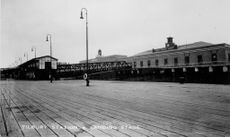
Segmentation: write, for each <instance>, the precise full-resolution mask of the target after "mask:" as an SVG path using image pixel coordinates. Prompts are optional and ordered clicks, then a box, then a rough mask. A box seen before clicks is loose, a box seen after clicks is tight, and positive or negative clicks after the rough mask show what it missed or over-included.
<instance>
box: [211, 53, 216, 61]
mask: <svg viewBox="0 0 230 137" xmlns="http://www.w3.org/2000/svg"><path fill="white" fill-rule="evenodd" d="M216 61H217V54H216V53H213V54H212V62H216Z"/></svg>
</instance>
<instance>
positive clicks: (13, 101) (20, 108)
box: [9, 96, 41, 136]
mask: <svg viewBox="0 0 230 137" xmlns="http://www.w3.org/2000/svg"><path fill="white" fill-rule="evenodd" d="M9 99H10V100H11V101H12V103H13V104H14V105H15V106H18V105H16V103H15V102H14V101H13V99H12V98H11V97H10V96H9ZM19 106H20V105H19ZM18 109H19V111H20V112H21V114H23V116H24V117H25V118H26V120H27V121H28V122H29V123H30V125H31V126H33V123H32V122H31V120H30V119H29V118H28V117H27V116H26V115H25V114H24V112H23V111H22V110H21V108H20V107H18ZM17 113H18V112H17ZM34 130H35V131H36V132H37V133H38V135H39V136H41V134H40V133H39V132H38V130H37V129H36V128H35V129H34ZM33 136H34V135H33Z"/></svg>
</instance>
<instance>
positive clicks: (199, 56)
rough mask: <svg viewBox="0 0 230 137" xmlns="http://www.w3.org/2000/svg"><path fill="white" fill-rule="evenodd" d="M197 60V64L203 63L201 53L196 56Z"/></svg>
mask: <svg viewBox="0 0 230 137" xmlns="http://www.w3.org/2000/svg"><path fill="white" fill-rule="evenodd" d="M197 62H198V63H199V64H201V63H203V56H202V55H198V56H197Z"/></svg>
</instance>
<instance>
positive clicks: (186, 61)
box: [184, 56, 190, 65]
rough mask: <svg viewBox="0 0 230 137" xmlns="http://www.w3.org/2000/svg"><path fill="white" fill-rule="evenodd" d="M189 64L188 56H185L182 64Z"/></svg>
mask: <svg viewBox="0 0 230 137" xmlns="http://www.w3.org/2000/svg"><path fill="white" fill-rule="evenodd" d="M189 62H190V60H189V56H185V57H184V63H185V64H186V65H188V64H189Z"/></svg>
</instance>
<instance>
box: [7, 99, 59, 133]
mask: <svg viewBox="0 0 230 137" xmlns="http://www.w3.org/2000/svg"><path fill="white" fill-rule="evenodd" d="M11 99H12V98H11ZM12 101H13V99H12ZM23 105H24V106H25V107H26V108H27V110H29V111H30V113H31V114H33V115H34V116H35V118H37V119H38V120H39V123H40V122H41V123H42V125H44V127H47V128H48V131H47V132H51V133H53V135H55V136H58V134H56V133H55V132H54V131H53V130H52V129H51V128H49V127H48V126H47V124H46V123H45V122H44V121H43V120H42V119H40V118H38V117H37V116H36V114H35V113H34V112H33V111H32V110H30V109H29V107H28V106H27V105H25V104H23ZM25 115H27V114H25ZM35 118H34V119H35ZM33 125H34V126H37V125H35V124H33ZM35 129H36V128H35ZM38 130H39V129H38ZM39 134H40V135H41V136H42V133H40V132H39ZM49 136H51V135H50V134H49Z"/></svg>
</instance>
